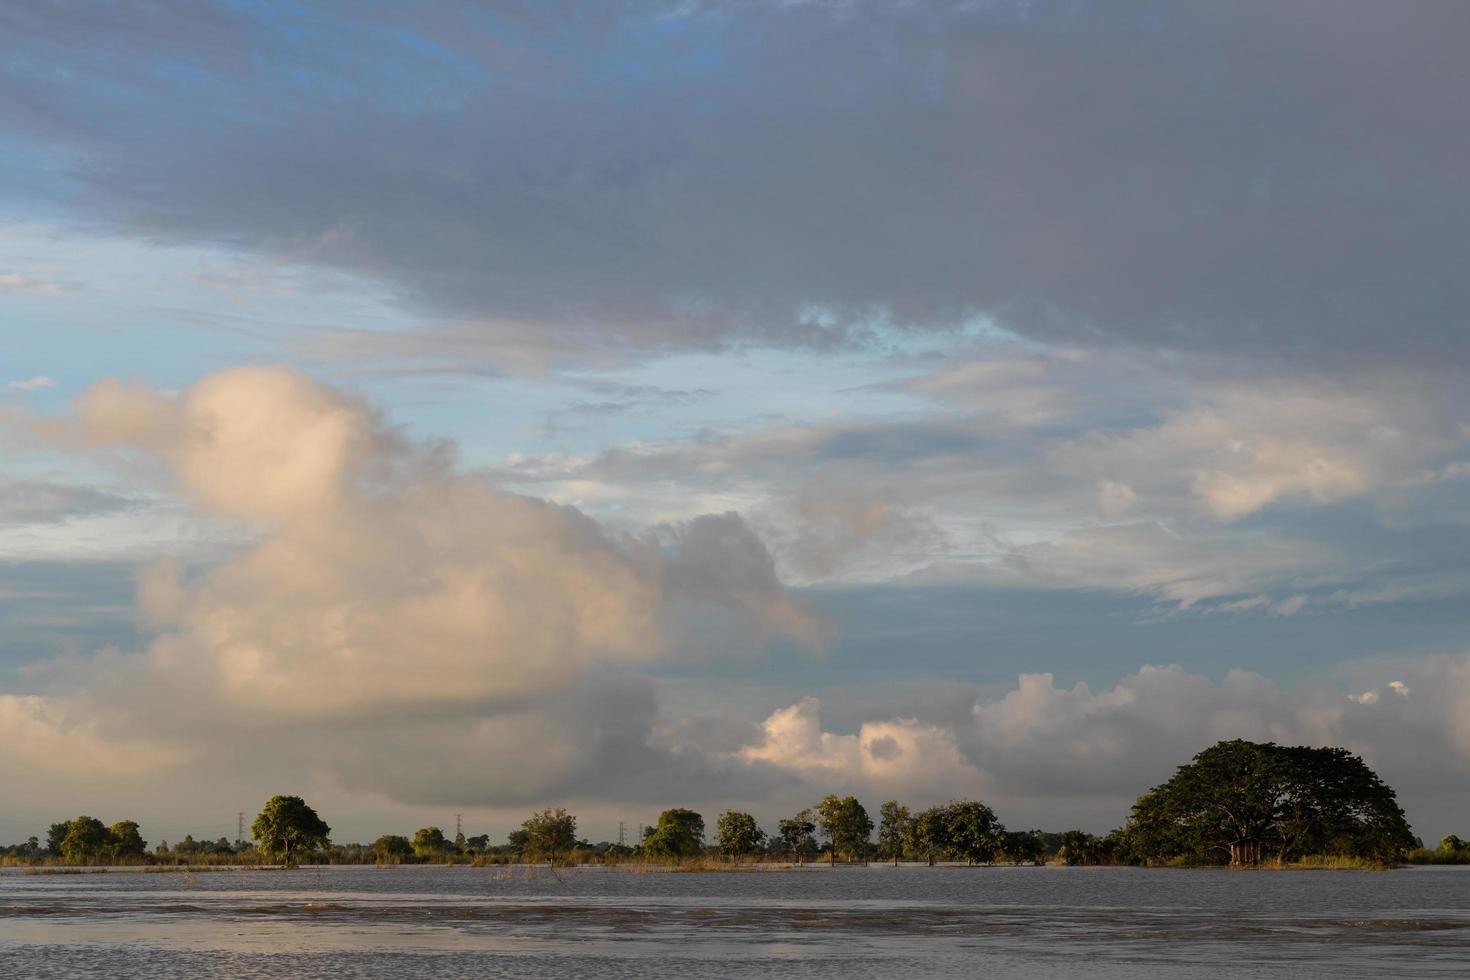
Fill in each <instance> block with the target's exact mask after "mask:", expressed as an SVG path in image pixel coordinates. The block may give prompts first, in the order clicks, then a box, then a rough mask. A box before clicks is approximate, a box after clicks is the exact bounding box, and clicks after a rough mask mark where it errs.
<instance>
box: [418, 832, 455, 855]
mask: <svg viewBox="0 0 1470 980" xmlns="http://www.w3.org/2000/svg"><path fill="white" fill-rule="evenodd" d="M410 845H411V846H412V847H413V853H414V854H415V855H416V856H417V857H421V858H429V857H434V856H436V855H440V854H443V853H444V852H445V851H447V850H449V841H448V840H447V839H446V838H445V836H444V831H442V830H440V829H439V828H438V827H421V828H420V829H418V830H416V831H414V835H413V840H412V841H411V842H410Z"/></svg>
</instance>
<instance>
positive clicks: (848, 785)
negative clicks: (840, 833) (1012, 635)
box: [740, 698, 986, 798]
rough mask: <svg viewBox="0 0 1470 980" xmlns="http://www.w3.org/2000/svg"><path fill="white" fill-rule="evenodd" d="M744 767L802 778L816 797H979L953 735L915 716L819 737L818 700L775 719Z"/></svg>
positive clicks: (978, 784)
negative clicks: (819, 791) (821, 792)
mask: <svg viewBox="0 0 1470 980" xmlns="http://www.w3.org/2000/svg"><path fill="white" fill-rule="evenodd" d="M761 728H762V732H761V738H760V741H758V742H755V743H753V744H751V745H749V746H747V747H745V748H744V749H743V750H742V751H741V753H740V757H741V759H743V760H744V761H746V762H762V763H769V764H770V765H773V766H775V767H777V768H779V769H785V770H788V771H792V772H794V773H797V774H799V775H800V776H801V777H802V778H803V779H804V780H805V781H806V782H807V784H808V785H810V786H812V788H813V791H816V790H815V788H816V787H817V786H827V787H830V788H829V789H828V790H826V791H825V792H836V791H843V790H853V791H858V792H864V793H866V794H895V793H899V794H910V795H912V794H919V795H922V796H925V797H929V798H933V797H935V796H937V795H941V794H944V793H950V794H954V795H962V796H964V795H977V796H978V795H979V794H980V793H981V792H982V790H984V789H985V788H986V787H985V785H984V781H983V778H982V776H981V774H980V773H979V772H977V771H976V770H975V769H974V768H972V767H971V766H970V765H969V764H968V763H967V762H966V761H965V760H964V759H963V758H962V757H961V755H960V752H959V750H958V748H957V746H956V745H955V740H954V737H953V735H952V733H950V732H947V731H945V730H943V729H941V728H938V727H936V726H934V725H929V724H923V723H921V722H919V721H916V720H915V719H912V718H893V719H887V720H877V721H869V722H864V723H863V725H862V726H861V728H859V729H858V731H857V733H856V734H851V735H841V734H834V733H831V732H824V731H822V725H821V702H820V701H818V700H817V699H816V698H805V699H803V700H801V701H798V702H796V703H795V704H793V705H791V706H790V707H787V708H782V709H780V710H778V711H776V712H774V713H772V714H771V716H770V717H769V718H767V719H766V720H765V722H764V724H763V725H762V726H761Z"/></svg>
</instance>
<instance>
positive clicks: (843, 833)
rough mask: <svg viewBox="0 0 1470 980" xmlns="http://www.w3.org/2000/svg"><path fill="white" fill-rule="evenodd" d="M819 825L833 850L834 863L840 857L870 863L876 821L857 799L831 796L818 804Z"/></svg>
mask: <svg viewBox="0 0 1470 980" xmlns="http://www.w3.org/2000/svg"><path fill="white" fill-rule="evenodd" d="M817 825H818V826H819V827H821V829H822V833H823V835H825V836H826V838H827V843H828V844H829V845H830V846H831V848H832V863H833V864H836V863H837V855H839V854H842V855H845V856H846V857H847V858H848V860H853V859H855V858H862V859H864V860H866V859H867V855H868V839H869V837H871V836H872V833H873V818H872V817H869V816H868V811H867V810H865V809H864V808H863V805H862V804H861V803H859V802H858V801H857V799H856V798H855V797H852V796H844V797H841V798H838V797H836V796H829V797H827V798H826V799H824V800H823V801H822V802H821V803H818V804H817Z"/></svg>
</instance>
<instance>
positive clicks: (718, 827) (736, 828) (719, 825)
mask: <svg viewBox="0 0 1470 980" xmlns="http://www.w3.org/2000/svg"><path fill="white" fill-rule="evenodd" d="M715 834H716V836H718V837H719V840H720V853H721V854H723V855H724V856H725V857H726V858H727V859H728V858H734V857H739V856H740V855H742V854H753V853H755V852H756V851H759V850H760V849H761V847H763V846H764V845H765V841H766V832H765V831H764V830H761V829H760V826H759V825H757V824H756V822H755V817H752V816H751V815H750V814H748V813H741V812H740V811H738V810H726V811H725V812H724V813H722V814H720V818H719V819H718V820H716V821H715Z"/></svg>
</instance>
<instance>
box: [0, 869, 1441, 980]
mask: <svg viewBox="0 0 1470 980" xmlns="http://www.w3.org/2000/svg"><path fill="white" fill-rule="evenodd" d="M89 975H96V976H107V977H116V978H132V977H138V978H145V977H146V978H165V980H167V978H175V977H221V978H224V977H240V978H257V977H259V978H277V977H280V978H286V977H289V978H293V980H299V978H302V977H314V976H333V977H361V978H379V977H382V978H389V977H393V978H400V977H406V978H415V977H447V978H458V977H488V978H495V977H516V978H518V977H555V976H599V977H650V978H674V977H677V978H679V980H699V978H705V977H710V978H714V977H720V978H724V977H735V978H744V977H793V978H808V977H810V978H817V977H841V978H844V980H861V978H867V977H896V976H903V977H939V978H947V977H974V976H992V977H1021V978H1026V977H1072V976H1076V977H1082V976H1085V977H1087V978H1089V980H1110V978H1114V977H1117V978H1123V977H1129V978H1134V977H1143V978H1149V977H1160V978H1162V977H1220V976H1230V977H1291V978H1302V977H1384V976H1396V977H1449V976H1457V977H1461V976H1466V975H1470V869H1461V868H1422V869H1419V868H1416V869H1406V870H1400V871H1393V872H1381V873H1371V872H1271V871H1260V872H1229V871H1145V870H1139V869H1130V868H923V867H904V868H899V869H893V868H890V867H886V866H877V865H875V866H872V867H868V868H846V869H843V868H839V869H837V870H836V871H830V870H827V869H817V868H812V869H807V870H802V871H784V872H783V871H765V872H751V873H733V874H631V873H617V872H612V873H609V872H603V871H601V870H598V869H585V870H577V871H560V872H557V873H555V874H553V873H551V872H550V871H548V870H546V869H541V868H496V869H472V868H463V867H459V868H442V867H402V868H305V869H301V870H297V871H290V872H281V871H238V872H236V871H232V872H212V873H207V874H183V873H171V874H141V873H137V872H111V873H108V874H100V875H98V874H87V875H66V876H50V875H38V876H27V875H23V874H21V873H19V872H17V871H14V870H11V871H6V872H3V873H0V976H14V977H22V976H23V977H74V976H89Z"/></svg>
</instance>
